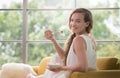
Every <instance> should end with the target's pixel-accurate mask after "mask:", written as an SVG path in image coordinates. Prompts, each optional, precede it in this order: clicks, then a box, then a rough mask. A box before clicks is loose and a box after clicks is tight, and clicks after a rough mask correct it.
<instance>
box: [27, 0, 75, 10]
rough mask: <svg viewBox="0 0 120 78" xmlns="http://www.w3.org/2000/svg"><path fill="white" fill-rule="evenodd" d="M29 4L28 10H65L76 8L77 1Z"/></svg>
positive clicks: (33, 0)
mask: <svg viewBox="0 0 120 78" xmlns="http://www.w3.org/2000/svg"><path fill="white" fill-rule="evenodd" d="M28 2H29V3H28V8H37V9H38V8H39V9H45V8H47V9H57V8H59V9H64V8H74V7H75V0H69V1H68V0H52V1H51V0H28Z"/></svg>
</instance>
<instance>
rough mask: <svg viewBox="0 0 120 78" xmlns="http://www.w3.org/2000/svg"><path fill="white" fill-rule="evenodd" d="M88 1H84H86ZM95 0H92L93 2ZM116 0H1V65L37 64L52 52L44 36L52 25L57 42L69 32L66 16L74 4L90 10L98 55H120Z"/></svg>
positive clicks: (118, 12) (118, 7)
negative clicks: (45, 31) (13, 63)
mask: <svg viewBox="0 0 120 78" xmlns="http://www.w3.org/2000/svg"><path fill="white" fill-rule="evenodd" d="M86 2H87V5H86ZM93 2H94V3H93ZM119 4H120V1H119V0H114V1H112V2H111V1H110V0H105V1H103V0H91V1H90V0H84V1H83V0H69V1H68V0H52V1H51V0H10V1H9V0H4V1H1V3H0V47H1V48H0V61H1V63H0V65H2V64H4V63H6V62H24V63H29V64H31V65H34V64H38V63H39V62H40V60H41V59H42V58H43V57H46V56H51V55H53V54H55V49H54V47H53V46H52V44H51V42H50V41H49V40H46V39H45V37H44V30H45V29H47V28H49V29H52V30H53V32H54V34H55V37H56V39H57V40H58V42H59V43H60V45H62V46H64V42H65V39H66V38H67V36H68V35H69V33H70V31H69V29H68V18H69V15H70V13H71V11H72V10H73V9H74V8H78V7H83V8H88V9H90V10H91V12H92V13H93V20H94V29H93V31H92V33H93V35H94V37H95V40H96V41H97V56H98V57H99V56H102V57H109V56H110V57H118V58H120V52H119V51H120V31H119V30H120V22H119V21H120V19H119V18H120V5H119Z"/></svg>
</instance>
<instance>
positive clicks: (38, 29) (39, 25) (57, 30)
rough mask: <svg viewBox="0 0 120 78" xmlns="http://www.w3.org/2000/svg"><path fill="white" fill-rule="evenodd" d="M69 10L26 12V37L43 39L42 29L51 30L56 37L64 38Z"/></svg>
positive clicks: (67, 33) (67, 30)
mask: <svg viewBox="0 0 120 78" xmlns="http://www.w3.org/2000/svg"><path fill="white" fill-rule="evenodd" d="M69 13H70V12H69V11H34V12H33V11H30V12H28V39H29V40H44V39H45V37H44V31H45V30H46V29H48V28H49V29H51V30H53V32H54V34H55V37H56V39H66V37H67V36H68V35H69V34H70V33H69V29H68V28H69V27H68V16H69Z"/></svg>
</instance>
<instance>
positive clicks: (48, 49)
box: [28, 42, 63, 65]
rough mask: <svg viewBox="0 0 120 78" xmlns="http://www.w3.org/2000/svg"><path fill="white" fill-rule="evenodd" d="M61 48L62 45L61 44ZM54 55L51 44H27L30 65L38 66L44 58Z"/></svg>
mask: <svg viewBox="0 0 120 78" xmlns="http://www.w3.org/2000/svg"><path fill="white" fill-rule="evenodd" d="M60 45H61V46H63V43H62V44H61V43H60ZM55 53H56V51H55V48H54V46H53V44H51V43H39V42H37V43H29V44H28V63H29V64H31V65H37V64H39V62H40V60H41V59H43V58H44V57H48V56H52V55H54V54H55Z"/></svg>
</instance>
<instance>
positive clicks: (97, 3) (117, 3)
mask: <svg viewBox="0 0 120 78" xmlns="http://www.w3.org/2000/svg"><path fill="white" fill-rule="evenodd" d="M86 2H87V4H86ZM76 4H77V7H85V8H119V7H120V0H112V1H111V0H77V3H76Z"/></svg>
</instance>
